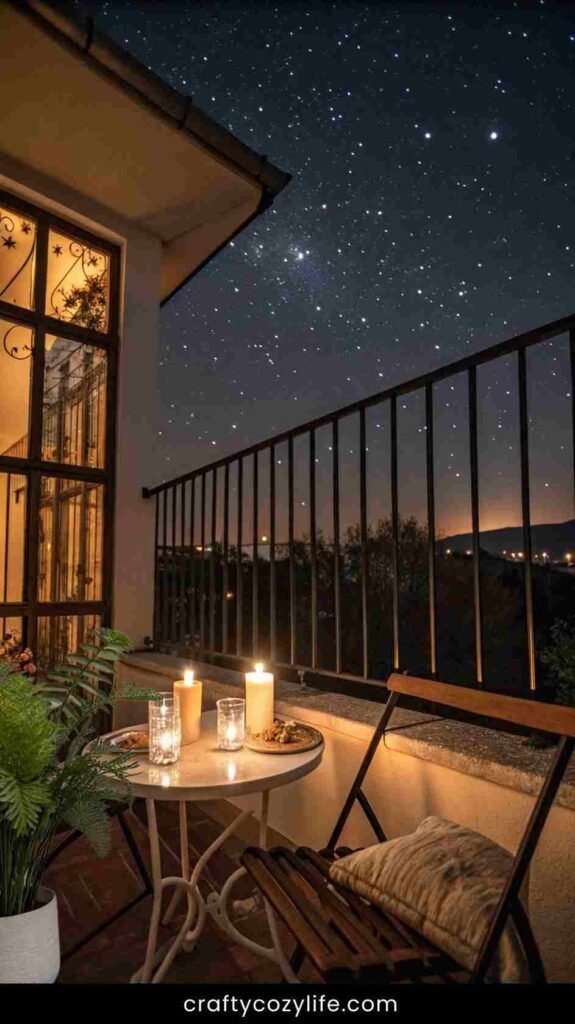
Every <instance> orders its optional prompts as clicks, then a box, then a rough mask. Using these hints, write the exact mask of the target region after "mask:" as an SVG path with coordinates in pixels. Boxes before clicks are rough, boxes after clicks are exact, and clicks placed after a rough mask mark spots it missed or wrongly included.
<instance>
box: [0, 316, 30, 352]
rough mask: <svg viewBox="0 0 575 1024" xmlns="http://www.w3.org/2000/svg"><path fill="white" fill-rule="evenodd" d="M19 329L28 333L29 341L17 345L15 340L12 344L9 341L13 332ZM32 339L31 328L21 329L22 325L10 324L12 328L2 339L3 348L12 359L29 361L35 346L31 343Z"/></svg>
mask: <svg viewBox="0 0 575 1024" xmlns="http://www.w3.org/2000/svg"><path fill="white" fill-rule="evenodd" d="M18 329H21V330H24V331H28V338H29V340H28V341H26V342H24V343H21V342H19V343H15V342H14V340H12V342H10V341H9V340H8V339H9V338H10V335H11V334H12V332H13V331H16V330H18ZM31 339H32V332H31V331H30V328H28V327H21V325H20V324H10V326H9V327H8V328H7V330H6V331H5V332H4V336H3V338H2V347H3V349H4V351H5V353H6V355H8V356H11V357H12V359H20V360H21V359H29V358H30V356H31V355H32V352H33V350H34V346H33V345H32V343H31Z"/></svg>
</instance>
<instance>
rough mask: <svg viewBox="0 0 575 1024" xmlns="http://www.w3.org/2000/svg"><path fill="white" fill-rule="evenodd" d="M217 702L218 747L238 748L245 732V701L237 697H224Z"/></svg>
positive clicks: (241, 744)
mask: <svg viewBox="0 0 575 1024" xmlns="http://www.w3.org/2000/svg"><path fill="white" fill-rule="evenodd" d="M217 704H218V747H219V748H220V750H239V749H240V748H241V747H243V745H244V739H245V734H246V702H245V700H240V698H239V697H224V698H223V699H222V700H219V701H218V702H217Z"/></svg>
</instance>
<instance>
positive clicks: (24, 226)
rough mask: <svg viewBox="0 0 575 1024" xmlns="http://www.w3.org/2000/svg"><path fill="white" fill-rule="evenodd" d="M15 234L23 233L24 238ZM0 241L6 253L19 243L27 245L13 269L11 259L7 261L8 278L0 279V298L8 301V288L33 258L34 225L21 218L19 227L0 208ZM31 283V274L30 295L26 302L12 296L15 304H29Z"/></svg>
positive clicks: (34, 248)
mask: <svg viewBox="0 0 575 1024" xmlns="http://www.w3.org/2000/svg"><path fill="white" fill-rule="evenodd" d="M17 234H20V235H24V238H18V237H16V236H17ZM30 235H31V236H32V237H31V239H30V238H29V237H28V236H30ZM0 243H1V244H0V249H7V250H8V253H12V252H14V251H15V250H16V249H18V248H19V247H20V246H21V245H24V246H26V247H27V248H26V249H25V250H24V257H23V259H22V262H21V263H19V264H17V266H16V268H15V269H13V267H14V264H13V261H12V260H11V259H10V260H9V261H7V264H6V265H7V267H8V279H7V281H6V282H5V283H4V284H2V283H1V281H0V298H3V297H4V296H6V298H7V300H8V301H10V294H9V292H10V289H11V288H12V286H13V285H14V284H16V282H17V281H18V279H19V278H22V275H23V274H24V271H25V270H26V267H27V266H28V264H29V263H30V261H31V260H33V259H34V254H35V252H36V230H35V226H33V225H32V224H31V223H30V221H27V220H21V221H20V225H19V227H17V226H16V221H15V219H14V216H13V215H12V214H10V213H8V212H4V213H2V210H0ZM0 263H1V261H0ZM22 280H23V279H22ZM32 285H33V279H32V276H30V295H29V296H28V299H27V302H26V303H22V302H16V299H15V298H14V297H12V301H13V302H15V304H17V305H26V306H30V305H31V295H32Z"/></svg>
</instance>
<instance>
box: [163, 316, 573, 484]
mask: <svg viewBox="0 0 575 1024" xmlns="http://www.w3.org/2000/svg"><path fill="white" fill-rule="evenodd" d="M574 328H575V314H571V315H570V316H566V317H560V318H559V319H558V320H554V321H552V322H551V323H548V324H544V325H543V326H540V327H536V328H534V329H533V330H531V331H526V332H525V333H523V334H517V335H515V336H513V337H512V338H508V339H506V340H505V341H501V342H499V343H498V344H496V345H491V346H490V347H489V348H485V349H481V350H480V351H479V352H476V353H474V354H472V355H468V356H464V357H463V358H462V359H458V360H455V361H454V362H453V363H448V364H447V365H446V366H441V367H438V368H437V369H435V370H429V371H428V372H427V373H424V374H421V375H420V376H419V377H413V378H412V379H411V380H408V381H404V382H403V383H401V384H396V385H394V386H393V387H390V388H386V389H385V390H384V391H378V392H375V393H374V394H372V395H368V396H367V397H366V398H362V399H359V400H358V401H356V402H352V403H351V404H349V405H345V406H341V407H340V408H339V409H335V410H334V411H333V412H330V413H325V414H324V415H322V416H318V417H316V418H315V419H313V420H309V421H308V422H307V423H303V424H300V425H298V426H297V427H293V428H291V429H290V430H285V431H282V432H280V433H278V434H274V435H273V437H268V438H265V439H264V440H263V441H258V442H257V443H256V444H253V445H250V446H249V447H247V448H243V449H241V451H239V452H234V453H232V454H231V455H226V456H224V457H223V458H221V459H218V460H217V461H216V462H211V463H208V464H207V465H204V466H199V467H198V468H197V469H193V470H190V471H189V472H188V473H184V474H182V476H179V477H176V478H175V479H174V480H169V481H164V482H163V483H160V484H157V485H156V486H154V487H146V488H144V496H145V497H151V496H152V495H153V494H156V493H157V492H158V491H162V490H163V489H164V488H165V487H169V486H172V485H173V484H176V483H178V484H179V483H182V482H183V481H184V480H190V479H191V478H192V477H193V476H201V475H202V473H204V472H206V470H211V469H212V468H214V467H215V468H218V469H219V468H220V466H225V465H226V463H231V462H234V461H235V460H236V459H238V458H239V457H240V456H242V457H243V458H245V457H246V456H249V455H253V454H254V453H255V452H260V451H263V450H264V449H266V448H269V447H270V445H271V444H276V445H277V444H280V443H281V442H283V441H289V439H290V438H292V440H293V439H294V438H296V437H300V436H301V435H302V434H306V433H308V432H309V431H310V430H312V429H314V430H318V429H319V428H320V427H324V426H327V425H329V424H330V423H332V422H333V421H334V419H338V420H339V419H343V418H345V417H346V416H351V415H352V414H353V413H355V412H359V410H360V409H362V408H363V409H369V408H370V407H371V406H373V405H379V404H381V403H383V402H385V401H387V400H388V399H392V398H398V397H400V396H401V395H407V394H410V393H411V392H413V391H419V390H421V389H423V388H425V386H426V385H427V384H436V383H438V382H439V381H442V380H446V379H447V378H448V377H453V376H455V375H456V374H458V373H464V372H465V371H467V370H468V369H469V368H470V367H471V366H475V367H478V366H482V365H484V364H485V363H489V362H491V361H492V360H494V359H499V358H501V357H502V356H506V355H513V354H514V353H515V352H517V351H521V350H524V349H525V348H528V347H530V346H531V345H536V344H538V343H539V342H541V341H548V340H549V339H550V338H553V337H555V336H557V335H560V334H565V333H566V332H567V331H569V330H570V329H571V330H572V329H574Z"/></svg>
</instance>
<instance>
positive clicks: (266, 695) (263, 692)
mask: <svg viewBox="0 0 575 1024" xmlns="http://www.w3.org/2000/svg"><path fill="white" fill-rule="evenodd" d="M263 668H264V667H263V665H256V668H255V672H246V732H247V734H248V736H256V735H257V734H258V733H261V732H263V731H264V729H271V727H272V726H273V724H274V677H273V675H272V674H271V672H264V670H263Z"/></svg>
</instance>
